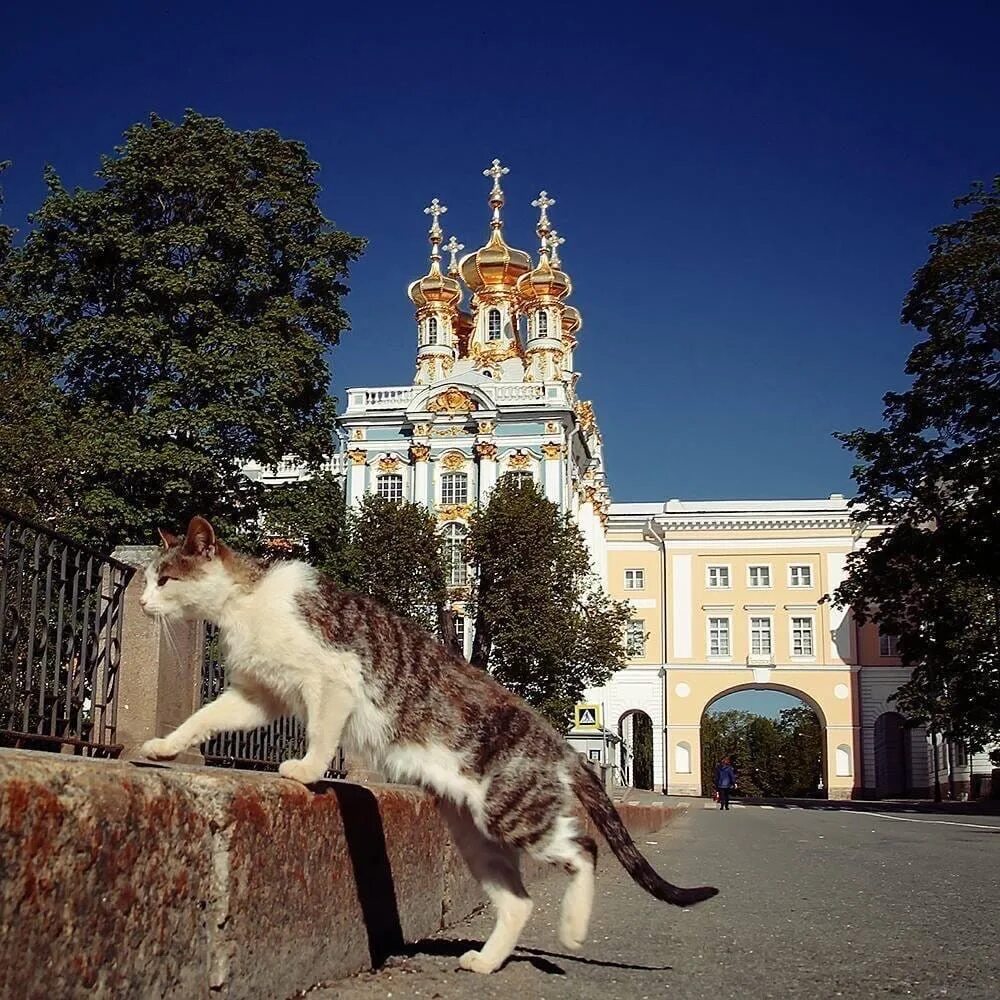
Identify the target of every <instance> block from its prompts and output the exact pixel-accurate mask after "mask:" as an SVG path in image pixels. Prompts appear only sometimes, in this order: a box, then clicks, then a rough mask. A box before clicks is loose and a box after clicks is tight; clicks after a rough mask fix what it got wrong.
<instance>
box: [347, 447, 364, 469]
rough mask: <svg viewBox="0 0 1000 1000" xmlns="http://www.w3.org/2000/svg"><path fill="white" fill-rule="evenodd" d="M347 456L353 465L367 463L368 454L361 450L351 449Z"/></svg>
mask: <svg viewBox="0 0 1000 1000" xmlns="http://www.w3.org/2000/svg"><path fill="white" fill-rule="evenodd" d="M347 456H348V458H350V460H351V461H352V462H353V463H354V464H355V465H364V464H365V462H367V461H368V452H367V451H363V450H362V449H361V448H354V449H352V450H351V451H349V452H348V453H347Z"/></svg>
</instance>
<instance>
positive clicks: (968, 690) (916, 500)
mask: <svg viewBox="0 0 1000 1000" xmlns="http://www.w3.org/2000/svg"><path fill="white" fill-rule="evenodd" d="M957 204H958V206H959V207H963V208H969V209H971V211H970V212H969V213H967V214H966V215H965V216H964V217H962V218H960V219H958V220H956V221H954V222H951V223H948V224H947V225H944V226H940V227H939V228H937V229H936V230H935V231H934V235H935V242H934V243H933V244H932V246H931V248H930V257H929V259H928V261H927V263H926V264H925V265H924V266H923V267H921V268H920V270H919V271H917V273H916V275H915V277H914V282H913V287H912V289H911V290H910V292H909V294H908V295H907V297H906V300H905V302H904V305H903V314H902V319H903V322H904V323H909V324H912V325H913V326H914V327H915V328H916V329H917V330H919V331H921V332H922V333H924V334H925V336H924V339H922V340H921V341H920V342H919V343H917V344H916V346H915V347H914V348H913V350H912V351H911V352H910V356H909V359H908V361H907V365H906V373H907V374H908V375H909V376H910V377H911V379H912V383H911V386H910V388H909V389H908V390H906V391H905V392H899V393H896V392H890V393H887V394H886V396H885V397H884V401H885V410H884V414H883V418H884V426H883V427H881V428H879V429H878V430H864V429H859V430H855V431H853V432H851V433H849V434H841V435H838V437H840V439H841V440H842V441H843V442H844V443H845V445H846V446H847V447H849V448H850V449H852V450H853V451H854V452H855V453H856V454H857V456H858V459H859V460H860V461H859V463H858V465H857V466H856V467H855V470H854V479H855V481H856V482H857V484H858V497H857V503H858V508H857V511H856V519H857V520H858V522H859V523H861V524H863V523H874V524H884V525H889V528H888V530H887V531H885V533H884V534H881V535H879V536H877V537H875V538H873V539H872V540H871V541H870V542H869V543H868V545H867V546H866V547H865V548H863V549H861V550H859V551H858V552H856V553H853V554H852V555H851V556H850V561H849V570H850V575H849V577H848V579H847V581H846V582H845V583H844V584H843V585H842V586H841V587H840V588H839V589H838V591H837V593H836V595H835V600H836V601H837V602H838V603H839V604H841V605H847V606H850V607H851V609H852V610H853V612H854V614H855V615H856V616H857V618H858V619H859V620H860V621H866V620H873V621H875V622H877V623H878V624H879V627H880V628H881V630H882V631H883V632H885V633H889V634H895V635H897V636H898V637H899V649H900V653H901V655H902V657H903V660H904V662H906V663H907V664H909V665H910V666H911V667H912V668H913V678H912V680H911V681H910V682H909V683H908V684H906V685H905V686H904V688H903V689H902V691H901V692H900V695H899V697H898V704H899V707H900V709H901V710H902V711H903V712H905V713H906V714H907V715H908V716H910V718H911V719H914V720H916V721H918V722H921V723H924V724H926V725H928V726H930V727H931V728H932V729H933V730H936V731H938V732H941V733H942V734H944V735H945V736H946V737H947V738H948V739H951V740H955V741H958V742H961V743H963V744H965V745H966V746H968V747H969V748H970V750H982V749H983V748H984V747H985V746H986V745H988V744H990V743H992V742H996V741H997V740H1000V178H997V179H996V180H994V182H993V185H992V187H991V188H988V189H987V188H984V187H982V186H978V187H976V188H974V189H973V191H972V192H971V193H970V194H969V195H967V196H965V197H964V198H961V199H959V201H958V202H957Z"/></svg>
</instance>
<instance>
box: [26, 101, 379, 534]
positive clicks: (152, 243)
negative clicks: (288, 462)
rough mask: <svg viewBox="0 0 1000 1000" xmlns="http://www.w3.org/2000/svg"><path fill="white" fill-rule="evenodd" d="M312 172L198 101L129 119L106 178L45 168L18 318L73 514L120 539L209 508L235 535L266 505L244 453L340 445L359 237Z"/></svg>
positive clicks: (88, 528)
mask: <svg viewBox="0 0 1000 1000" xmlns="http://www.w3.org/2000/svg"><path fill="white" fill-rule="evenodd" d="M316 172H317V166H316V164H315V163H313V162H311V161H310V159H309V157H308V155H307V152H306V149H305V147H304V146H302V145H301V144H300V143H297V142H292V141H288V140H285V139H282V138H281V137H280V136H279V135H278V134H277V133H275V132H273V131H269V130H257V131H251V132H236V131H233V130H232V129H230V128H227V127H226V125H225V124H224V123H223V122H222V121H220V120H218V119H212V118H204V117H202V116H200V115H198V114H195V113H194V112H188V113H187V114H186V115H185V116H184V119H183V121H182V122H180V123H179V124H175V123H173V122H169V121H165V120H163V119H161V118H158V117H156V116H155V115H154V116H152V117H151V118H150V120H149V122H148V123H147V124H139V125H135V126H133V127H132V128H130V129H129V130H128V131H127V132H126V134H125V142H124V144H123V145H122V146H121V147H119V148H118V149H117V150H116V154H115V155H114V156H110V157H105V158H103V160H102V165H101V168H100V170H99V171H98V174H97V176H98V178H99V179H100V181H101V185H100V187H98V188H97V189H96V190H93V191H86V190H76V191H72V192H71V191H68V190H67V189H66V188H65V187H64V186H63V185H62V184H61V182H60V181H59V179H58V178H57V177H56V176H55V174H54V172H52V171H51V170H49V171H47V173H46V183H47V186H48V196H47V197H46V199H45V201H44V203H43V205H42V206H41V208H40V209H39V211H38V212H37V213H35V215H34V216H33V217H32V222H33V224H34V228H33V231H32V232H31V233H30V235H29V237H28V239H27V241H26V243H25V245H24V246H23V248H20V249H18V250H16V251H14V253H13V254H12V255H11V258H10V261H9V277H10V289H11V293H12V301H11V304H10V307H9V313H10V316H11V318H12V321H13V324H14V327H15V329H16V331H17V334H18V335H19V337H20V339H21V342H22V343H23V344H24V346H25V348H26V349H27V350H29V351H30V353H31V354H32V356H33V357H35V358H38V359H39V362H40V363H41V364H43V365H45V366H46V370H47V371H50V372H51V374H52V375H53V376H54V377H55V378H56V379H57V381H58V385H59V387H60V391H61V396H62V399H63V401H64V402H65V408H64V410H65V415H66V418H67V423H66V433H67V435H68V437H69V439H70V440H69V445H70V450H71V452H72V454H73V456H74V469H73V477H72V483H71V490H72V504H71V505H70V506H69V508H68V509H66V510H64V511H63V513H62V516H61V517H60V518H59V521H60V526H61V527H64V528H65V529H67V530H69V531H71V532H73V533H74V534H77V535H79V536H82V537H84V538H89V539H94V540H100V543H101V544H102V545H105V546H107V545H114V544H115V543H119V542H126V541H148V540H149V539H150V538H151V537H152V536H153V532H154V530H155V528H156V527H157V525H160V524H178V523H183V522H184V521H185V520H186V518H187V517H188V516H189V515H191V514H193V513H196V512H197V513H202V514H206V515H209V516H211V517H212V518H213V519H215V521H216V522H217V523H218V524H219V526H220V528H221V530H222V531H224V532H225V533H227V534H228V535H230V536H232V535H233V534H234V529H241V528H242V529H248V528H250V527H252V526H255V525H256V523H257V516H258V513H259V509H260V504H261V501H262V490H261V488H260V487H259V485H257V484H254V483H251V482H249V481H248V480H246V479H245V477H244V476H243V475H242V474H241V472H240V465H241V463H242V462H244V461H247V460H256V461H258V462H260V463H262V464H264V465H274V464H276V463H277V462H278V461H279V460H280V459H281V458H282V456H284V455H287V454H295V455H297V456H299V457H300V458H301V459H302V460H303V461H304V462H306V463H308V464H318V463H319V461H320V459H321V458H322V457H323V455H324V454H328V453H329V452H330V450H331V449H332V440H333V425H334V401H333V400H332V399H331V398H330V396H329V395H328V385H329V380H330V371H329V368H328V365H327V360H326V352H327V351H328V349H329V348H331V347H333V346H334V345H336V344H337V343H338V341H339V339H340V335H341V333H342V332H343V331H344V330H345V329H346V328H347V326H348V320H347V316H346V314H345V312H344V310H343V308H342V305H341V300H342V298H343V296H344V294H345V293H346V292H347V288H346V286H345V284H344V278H345V276H346V273H347V268H348V265H349V263H350V262H351V261H353V260H355V259H356V258H357V257H358V256H359V255H360V253H361V251H362V248H363V242H362V241H361V240H359V239H357V238H355V237H353V236H350V235H348V234H346V233H343V232H339V231H338V230H336V229H335V228H334V227H333V226H332V225H331V224H330V223H329V222H328V221H327V220H326V219H325V218H324V217H323V215H322V213H321V212H320V210H319V208H318V206H317V204H316V198H317V194H318V190H319V189H318V186H317V183H316ZM236 533H238V531H237V532H236Z"/></svg>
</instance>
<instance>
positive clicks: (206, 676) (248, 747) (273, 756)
mask: <svg viewBox="0 0 1000 1000" xmlns="http://www.w3.org/2000/svg"><path fill="white" fill-rule="evenodd" d="M225 686H226V668H225V664H224V663H223V662H222V660H221V657H220V650H219V631H218V628H217V627H216V626H215V625H212V624H210V623H207V622H206V624H205V655H204V660H203V661H202V672H201V701H202V704H205V703H206V702H209V701H212V700H213V699H214V698H217V697H218V696H219V694H221V693H222V690H223V688H224V687H225ZM201 752H202V754H203V755H204V757H205V763H206V764H212V765H214V766H216V767H234V768H241V769H244V770H251V771H277V770H278V765H279V764H280V763H281V762H282V761H283V760H287V759H288V758H290V757H301V756H303V754H305V752H306V730H305V726H304V725H303V724H302V722H301V721H300V720H299V719H297V718H294V717H292V716H284V717H283V718H280V719H275V721H274V722H272V723H271V724H270V725H269V726H262V727H261V728H260V729H254V730H253V731H251V732H249V733H220V734H219V735H218V736H216V737H215V738H214V739H211V740H209V741H208V742H207V743H204V744H202V748H201ZM344 774H345V771H344V753H343V751H342V750H341V751H338V757H337V759H336V760H335V761H333V762H332V763H331V765H330V768H329V770H328V771H327V772H326V776H327V777H328V778H341V777H343V776H344Z"/></svg>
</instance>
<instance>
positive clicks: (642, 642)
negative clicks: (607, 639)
mask: <svg viewBox="0 0 1000 1000" xmlns="http://www.w3.org/2000/svg"><path fill="white" fill-rule="evenodd" d="M625 655H626V656H630V657H632V658H633V659H635V657H637V656H645V655H646V623H645V622H644V621H643V620H642V619H641V618H633V619H632V621H630V622H629V623H628V626H627V627H626V629H625Z"/></svg>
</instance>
